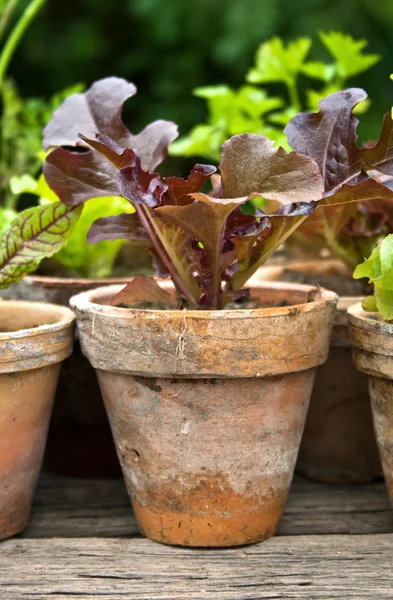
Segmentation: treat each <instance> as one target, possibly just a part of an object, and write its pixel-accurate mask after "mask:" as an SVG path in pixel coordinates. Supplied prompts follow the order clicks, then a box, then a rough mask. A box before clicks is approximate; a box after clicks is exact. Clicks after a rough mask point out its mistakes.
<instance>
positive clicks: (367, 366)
mask: <svg viewBox="0 0 393 600" xmlns="http://www.w3.org/2000/svg"><path fill="white" fill-rule="evenodd" d="M348 319H349V334H350V339H351V343H352V351H353V358H354V361H355V365H356V367H357V368H358V369H359V370H360V371H361V372H362V373H364V374H365V375H367V376H368V381H369V391H370V397H371V408H372V414H373V421H374V427H375V432H376V437H377V442H378V448H379V452H380V455H381V460H382V467H383V473H384V475H385V481H386V487H387V490H388V494H389V498H390V502H391V504H392V507H393V438H392V430H393V324H392V323H387V322H385V321H383V319H382V317H380V315H379V314H377V313H367V312H365V311H364V310H363V309H362V306H361V303H358V304H355V305H353V306H352V307H351V308H350V309H349V310H348Z"/></svg>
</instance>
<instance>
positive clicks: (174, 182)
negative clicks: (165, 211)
mask: <svg viewBox="0 0 393 600" xmlns="http://www.w3.org/2000/svg"><path fill="white" fill-rule="evenodd" d="M215 171H216V167H213V166H212V165H199V164H198V165H195V167H194V168H193V169H192V171H191V173H190V175H189V177H188V179H183V178H182V177H166V178H165V182H166V184H167V186H168V190H167V192H166V193H165V196H164V198H163V201H162V202H163V204H165V205H167V204H171V205H182V204H191V203H192V198H190V196H189V195H190V194H193V193H195V192H199V191H200V190H201V189H202V188H203V186H204V185H205V183H206V182H207V181H208V180H209V178H210V177H211V176H212V175H213V173H215Z"/></svg>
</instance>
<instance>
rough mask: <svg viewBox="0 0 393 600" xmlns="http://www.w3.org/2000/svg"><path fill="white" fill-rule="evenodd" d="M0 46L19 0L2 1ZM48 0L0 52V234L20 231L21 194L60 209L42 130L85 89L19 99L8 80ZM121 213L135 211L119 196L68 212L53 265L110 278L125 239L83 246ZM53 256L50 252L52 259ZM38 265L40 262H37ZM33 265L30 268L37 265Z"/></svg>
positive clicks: (27, 15)
mask: <svg viewBox="0 0 393 600" xmlns="http://www.w3.org/2000/svg"><path fill="white" fill-rule="evenodd" d="M0 2H1V3H0V42H1V40H2V37H3V35H4V33H5V31H6V30H7V28H8V26H9V22H10V20H11V18H12V16H13V13H14V10H15V9H16V8H17V7H18V4H19V0H8V2H7V1H6V0H3V1H1V0H0ZM45 2H46V0H32V1H31V2H30V3H29V4H28V6H27V8H26V9H25V11H24V12H23V13H22V14H21V16H20V17H19V18H18V19H17V21H16V24H15V25H14V27H13V29H12V30H11V32H10V34H9V36H8V38H7V39H6V41H5V43H4V45H3V46H2V48H1V51H0V95H1V117H0V234H1V233H2V231H5V230H7V229H8V226H9V225H10V224H11V223H12V224H15V227H16V229H17V227H18V218H19V217H18V201H19V198H20V197H21V195H22V194H30V195H33V196H35V197H36V198H38V202H39V204H41V205H42V206H43V209H42V210H43V211H45V208H44V206H45V205H47V204H50V203H51V204H54V206H58V204H59V198H58V197H57V196H56V194H54V193H53V192H52V190H51V189H50V188H49V187H48V185H47V184H46V181H45V178H44V176H43V175H39V173H40V171H41V167H42V163H43V160H44V158H45V154H44V152H43V151H42V130H43V128H44V127H45V125H46V124H47V123H48V122H49V121H50V119H51V118H52V114H53V112H54V111H55V110H56V109H57V108H58V107H59V106H60V105H61V104H62V102H63V101H64V100H65V98H67V97H68V96H70V95H71V94H75V93H78V92H82V91H83V90H84V87H85V86H84V85H83V84H76V85H73V86H70V87H67V88H66V89H64V90H62V91H61V92H58V93H56V94H54V95H53V96H52V97H51V98H49V100H47V99H44V98H28V99H22V98H21V96H20V94H19V92H18V88H17V85H16V83H15V82H14V81H13V80H12V79H9V78H6V73H7V69H8V66H9V63H10V61H11V59H12V56H13V54H14V52H15V50H16V48H17V45H18V43H19V42H20V40H21V39H22V36H23V34H24V32H25V31H26V29H27V27H28V26H29V24H30V23H31V21H32V20H33V18H34V17H35V16H36V15H37V13H38V12H39V10H40V9H41V7H42V6H43V5H44V4H45ZM58 212H59V211H58V209H56V210H55V209H54V211H53V213H51V212H50V211H49V212H48V211H46V213H45V214H46V219H47V220H48V223H49V222H50V221H51V220H54V222H56V219H58ZM122 212H134V209H133V208H132V206H131V205H130V203H129V202H127V201H125V200H124V199H123V198H120V197H110V198H109V197H105V198H96V199H94V200H91V201H90V202H87V203H86V205H85V206H84V207H83V210H82V211H81V210H79V211H76V212H75V215H74V214H72V218H71V217H70V215H68V214H67V218H65V217H63V215H62V214H61V215H60V218H61V219H65V221H64V223H65V224H66V225H67V227H68V228H69V231H68V233H67V236H65V238H64V241H63V242H62V243H61V244H60V243H59V244H57V245H55V246H54V248H55V249H56V250H59V251H58V252H56V254H55V256H54V258H55V260H56V262H57V263H58V264H59V265H61V266H63V267H65V268H66V269H67V271H68V272H69V273H70V274H74V275H78V276H81V277H97V278H100V277H109V276H110V275H111V272H112V268H113V264H114V262H115V259H116V257H117V255H118V253H119V252H120V249H121V248H122V246H123V245H124V241H122V240H117V241H115V242H107V241H104V242H100V243H99V244H96V245H95V246H92V245H89V244H88V243H87V240H86V238H87V232H88V230H89V229H90V226H91V224H92V223H93V222H94V221H95V220H96V219H98V218H99V217H105V216H108V215H113V214H115V215H116V214H120V213H122ZM52 254H53V252H51V253H50V255H52ZM37 265H38V263H37ZM37 265H36V264H35V263H34V262H33V263H32V265H31V268H32V269H34V268H35V267H36V266H37Z"/></svg>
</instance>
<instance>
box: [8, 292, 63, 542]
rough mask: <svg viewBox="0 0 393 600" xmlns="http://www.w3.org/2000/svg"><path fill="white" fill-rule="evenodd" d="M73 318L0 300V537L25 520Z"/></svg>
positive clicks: (51, 307)
mask: <svg viewBox="0 0 393 600" xmlns="http://www.w3.org/2000/svg"><path fill="white" fill-rule="evenodd" d="M73 322H74V315H73V314H72V312H71V311H70V310H69V309H67V308H63V307H60V306H54V305H51V304H38V303H33V302H19V301H16V302H13V301H10V302H6V301H3V302H1V303H0V539H5V538H8V537H10V536H12V535H15V534H16V533H19V532H20V531H22V530H23V529H24V527H25V526H26V524H27V520H28V518H29V513H30V507H31V503H32V498H33V494H34V489H35V486H36V482H37V478H38V473H39V469H40V465H41V461H42V456H43V453H44V448H45V442H46V437H47V431H48V426H49V419H50V415H51V411H52V404H53V399H54V396H55V390H56V385H57V380H58V376H59V371H60V363H61V362H62V361H63V360H64V359H66V358H67V357H68V356H69V355H70V354H71V352H72V344H73V338H74V333H73Z"/></svg>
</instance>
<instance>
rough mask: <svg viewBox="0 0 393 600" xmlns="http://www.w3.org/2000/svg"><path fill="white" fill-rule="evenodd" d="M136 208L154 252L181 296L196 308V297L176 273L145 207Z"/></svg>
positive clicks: (138, 206)
mask: <svg viewBox="0 0 393 600" xmlns="http://www.w3.org/2000/svg"><path fill="white" fill-rule="evenodd" d="M134 208H135V210H136V212H137V213H138V217H139V218H140V220H141V223H142V225H143V227H144V228H145V231H146V233H147V235H148V236H149V238H150V241H151V243H152V245H153V248H154V250H155V251H156V252H157V255H158V258H159V259H160V260H161V262H162V264H163V265H164V267H165V268H166V270H167V271H168V273H169V274H170V276H171V279H172V281H173V283H174V285H175V287H176V288H177V290H178V292H179V293H180V294H182V296H183V297H184V298H185V299H186V300H188V302H190V304H191V305H192V306H195V300H194V296H193V295H192V294H191V293H190V292H189V291H188V289H187V288H186V286H185V285H184V283H183V281H182V279H181V277H180V276H179V273H178V272H177V271H176V269H175V267H174V266H173V264H172V261H171V259H170V258H169V256H168V254H167V253H166V251H165V248H164V247H163V246H162V244H161V242H160V240H158V239H157V236H156V234H155V232H154V229H153V227H152V226H151V223H150V218H149V217H148V215H147V214H146V210H145V207H144V206H141V205H140V204H134Z"/></svg>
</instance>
